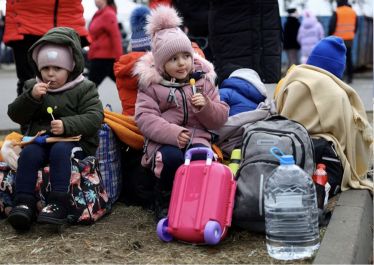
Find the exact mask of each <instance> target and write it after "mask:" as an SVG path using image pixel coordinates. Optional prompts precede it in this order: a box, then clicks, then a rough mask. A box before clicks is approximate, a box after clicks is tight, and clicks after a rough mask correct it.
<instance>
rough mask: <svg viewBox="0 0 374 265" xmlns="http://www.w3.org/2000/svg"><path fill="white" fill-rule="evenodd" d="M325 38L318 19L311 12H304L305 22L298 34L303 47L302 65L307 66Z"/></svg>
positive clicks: (298, 39) (298, 40) (302, 23)
mask: <svg viewBox="0 0 374 265" xmlns="http://www.w3.org/2000/svg"><path fill="white" fill-rule="evenodd" d="M324 37H325V31H324V30H323V26H322V24H321V23H320V22H319V21H318V19H317V17H316V16H315V15H314V14H313V13H312V12H311V11H310V10H309V9H306V10H305V11H304V16H303V21H302V22H301V26H300V28H299V31H298V33H297V42H298V43H299V44H300V46H301V63H302V64H305V63H306V61H307V60H308V57H309V54H310V53H311V52H312V50H313V48H314V47H315V46H316V45H317V43H318V42H319V41H320V40H322V39H323V38H324Z"/></svg>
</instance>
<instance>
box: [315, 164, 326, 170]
mask: <svg viewBox="0 0 374 265" xmlns="http://www.w3.org/2000/svg"><path fill="white" fill-rule="evenodd" d="M317 168H322V169H323V170H326V166H325V165H324V164H318V165H317Z"/></svg>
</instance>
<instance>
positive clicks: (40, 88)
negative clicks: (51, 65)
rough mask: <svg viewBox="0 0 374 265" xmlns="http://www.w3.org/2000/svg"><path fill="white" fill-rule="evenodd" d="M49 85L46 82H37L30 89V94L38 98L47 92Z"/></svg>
mask: <svg viewBox="0 0 374 265" xmlns="http://www.w3.org/2000/svg"><path fill="white" fill-rule="evenodd" d="M48 87H49V85H48V84H46V83H37V84H35V86H34V87H33V89H32V91H31V95H32V97H33V98H34V99H36V100H40V99H41V98H42V96H43V95H45V94H46V93H47V89H48Z"/></svg>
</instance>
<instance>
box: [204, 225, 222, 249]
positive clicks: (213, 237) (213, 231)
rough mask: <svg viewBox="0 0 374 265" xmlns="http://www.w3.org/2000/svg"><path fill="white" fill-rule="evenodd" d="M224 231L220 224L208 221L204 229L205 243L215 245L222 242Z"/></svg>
mask: <svg viewBox="0 0 374 265" xmlns="http://www.w3.org/2000/svg"><path fill="white" fill-rule="evenodd" d="M221 233H222V229H221V226H220V225H219V223H218V222H216V221H208V223H207V224H206V225H205V229H204V239H205V243H207V244H208V245H215V244H217V243H218V242H219V241H220V240H221Z"/></svg>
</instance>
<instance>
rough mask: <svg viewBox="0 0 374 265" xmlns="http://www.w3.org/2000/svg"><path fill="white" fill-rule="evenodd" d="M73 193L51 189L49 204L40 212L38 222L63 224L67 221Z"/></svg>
mask: <svg viewBox="0 0 374 265" xmlns="http://www.w3.org/2000/svg"><path fill="white" fill-rule="evenodd" d="M70 199H71V195H70V194H69V193H65V192H59V191H51V194H49V196H48V205H47V206H46V207H44V208H43V210H42V211H41V212H40V213H39V216H38V223H44V224H56V225H63V224H65V223H66V222H67V217H68V214H69V209H70V204H71V202H70Z"/></svg>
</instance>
